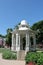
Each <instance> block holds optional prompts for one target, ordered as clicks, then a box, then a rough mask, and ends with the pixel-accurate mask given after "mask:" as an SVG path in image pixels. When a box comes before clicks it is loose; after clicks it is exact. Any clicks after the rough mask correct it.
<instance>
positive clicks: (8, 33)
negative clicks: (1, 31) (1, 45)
mask: <svg viewBox="0 0 43 65" xmlns="http://www.w3.org/2000/svg"><path fill="white" fill-rule="evenodd" d="M12 31H13V30H12V28H8V29H7V35H6V44H7V45H8V46H10V49H11V43H12V33H11V32H12Z"/></svg>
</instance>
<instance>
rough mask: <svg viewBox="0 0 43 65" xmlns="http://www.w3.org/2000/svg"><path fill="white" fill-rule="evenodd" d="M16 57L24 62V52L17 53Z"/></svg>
mask: <svg viewBox="0 0 43 65" xmlns="http://www.w3.org/2000/svg"><path fill="white" fill-rule="evenodd" d="M17 55H18V58H17V59H18V60H24V59H25V51H19V52H18V53H17Z"/></svg>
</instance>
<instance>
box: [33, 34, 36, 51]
mask: <svg viewBox="0 0 43 65" xmlns="http://www.w3.org/2000/svg"><path fill="white" fill-rule="evenodd" d="M33 45H34V50H35V49H36V37H35V34H34V35H33Z"/></svg>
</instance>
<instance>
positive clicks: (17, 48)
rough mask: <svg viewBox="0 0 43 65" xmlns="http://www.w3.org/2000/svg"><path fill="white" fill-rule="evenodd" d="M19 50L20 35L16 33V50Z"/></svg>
mask: <svg viewBox="0 0 43 65" xmlns="http://www.w3.org/2000/svg"><path fill="white" fill-rule="evenodd" d="M19 50H20V37H19V34H18V33H16V51H19Z"/></svg>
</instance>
